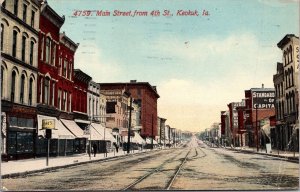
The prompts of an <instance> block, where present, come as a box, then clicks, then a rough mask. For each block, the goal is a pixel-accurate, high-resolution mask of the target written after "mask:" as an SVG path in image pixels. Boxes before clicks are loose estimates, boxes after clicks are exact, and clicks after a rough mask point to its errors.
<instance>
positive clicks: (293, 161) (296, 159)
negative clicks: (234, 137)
mask: <svg viewBox="0 0 300 192" xmlns="http://www.w3.org/2000/svg"><path fill="white" fill-rule="evenodd" d="M224 149H227V150H231V151H238V152H241V153H252V154H258V155H265V156H270V157H277V158H280V159H282V160H285V161H289V162H292V163H299V158H298V157H286V156H282V155H275V154H269V153H259V152H255V151H248V150H239V149H230V148H224Z"/></svg>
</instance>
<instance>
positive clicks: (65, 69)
mask: <svg viewBox="0 0 300 192" xmlns="http://www.w3.org/2000/svg"><path fill="white" fill-rule="evenodd" d="M67 66H68V61H67V60H64V67H63V74H62V75H63V76H64V77H66V75H67Z"/></svg>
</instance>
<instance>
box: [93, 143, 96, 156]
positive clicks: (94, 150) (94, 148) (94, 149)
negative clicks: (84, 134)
mask: <svg viewBox="0 0 300 192" xmlns="http://www.w3.org/2000/svg"><path fill="white" fill-rule="evenodd" d="M93 152H94V157H96V153H97V145H96V143H94V145H93Z"/></svg>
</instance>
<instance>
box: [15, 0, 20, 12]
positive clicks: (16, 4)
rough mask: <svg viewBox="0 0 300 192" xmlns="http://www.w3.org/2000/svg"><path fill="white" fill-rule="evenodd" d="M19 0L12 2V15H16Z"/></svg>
mask: <svg viewBox="0 0 300 192" xmlns="http://www.w3.org/2000/svg"><path fill="white" fill-rule="evenodd" d="M18 6H19V0H14V14H15V15H18Z"/></svg>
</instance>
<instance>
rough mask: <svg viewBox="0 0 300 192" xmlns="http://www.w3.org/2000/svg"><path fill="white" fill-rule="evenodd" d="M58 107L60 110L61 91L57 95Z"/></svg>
mask: <svg viewBox="0 0 300 192" xmlns="http://www.w3.org/2000/svg"><path fill="white" fill-rule="evenodd" d="M57 105H58V109H61V89H58V93H57Z"/></svg>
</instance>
